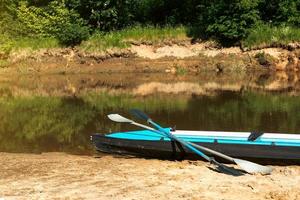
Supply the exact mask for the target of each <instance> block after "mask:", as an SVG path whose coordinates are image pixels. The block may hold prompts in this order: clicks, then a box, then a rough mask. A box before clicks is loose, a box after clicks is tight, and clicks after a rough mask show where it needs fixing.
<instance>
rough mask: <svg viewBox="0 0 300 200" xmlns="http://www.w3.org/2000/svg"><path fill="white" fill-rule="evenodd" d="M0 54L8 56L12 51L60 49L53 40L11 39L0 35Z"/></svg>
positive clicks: (38, 38)
mask: <svg viewBox="0 0 300 200" xmlns="http://www.w3.org/2000/svg"><path fill="white" fill-rule="evenodd" d="M0 37H2V39H1V40H0V53H4V54H9V53H10V52H12V51H18V50H21V49H30V50H38V49H49V48H56V47H60V45H59V42H58V40H56V39H55V38H41V37H20V38H16V39H12V38H10V37H9V36H3V35H0Z"/></svg>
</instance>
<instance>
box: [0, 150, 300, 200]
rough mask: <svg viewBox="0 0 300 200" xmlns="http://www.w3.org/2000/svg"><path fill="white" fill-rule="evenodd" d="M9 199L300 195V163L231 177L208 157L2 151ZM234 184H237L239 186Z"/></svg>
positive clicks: (287, 198) (1, 185) (1, 193)
mask: <svg viewBox="0 0 300 200" xmlns="http://www.w3.org/2000/svg"><path fill="white" fill-rule="evenodd" d="M0 160H1V163H5V164H4V165H1V166H0V177H1V180H0V197H2V198H4V199H16V198H17V199H28V198H30V199H40V198H56V199H68V198H71V199H73V198H77V199H91V198H101V199H104V200H105V199H112V198H113V199H136V200H139V199H153V198H156V199H162V200H167V199H170V198H171V199H174V200H177V199H193V200H194V199H203V200H206V199H208V200H214V199H241V198H246V199H253V200H254V199H272V200H296V199H299V198H300V192H299V189H298V183H299V181H300V179H299V178H300V177H299V176H298V174H299V173H300V167H299V166H272V167H273V168H274V172H273V173H272V174H271V175H267V176H262V175H259V174H257V175H249V174H247V175H244V176H237V177H234V176H230V175H226V174H221V173H218V172H215V171H213V170H211V169H210V167H211V166H210V165H209V164H208V163H207V162H204V161H187V160H185V161H181V162H175V161H164V160H156V159H143V158H126V157H114V156H112V155H102V156H100V157H99V155H98V156H97V157H92V156H78V155H69V154H65V153H42V154H15V153H0ZM232 188H235V189H234V190H233V189H232Z"/></svg>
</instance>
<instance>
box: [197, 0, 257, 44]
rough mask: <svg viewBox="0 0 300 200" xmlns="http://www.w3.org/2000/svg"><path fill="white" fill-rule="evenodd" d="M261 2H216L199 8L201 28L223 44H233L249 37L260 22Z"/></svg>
mask: <svg viewBox="0 0 300 200" xmlns="http://www.w3.org/2000/svg"><path fill="white" fill-rule="evenodd" d="M258 2H259V0H242V1H239V0H234V1H229V0H215V1H210V2H209V3H207V5H203V4H202V5H201V6H199V26H200V27H202V29H203V31H204V32H205V33H206V34H208V35H209V36H211V37H214V38H216V39H217V40H219V41H220V42H221V43H223V44H232V43H234V42H236V41H238V40H240V39H241V38H244V37H246V36H247V33H248V29H249V28H251V27H252V26H253V25H255V24H256V23H257V22H258V21H259V18H260V17H259V12H258V10H257V6H258Z"/></svg>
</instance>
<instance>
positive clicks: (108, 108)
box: [0, 91, 300, 154]
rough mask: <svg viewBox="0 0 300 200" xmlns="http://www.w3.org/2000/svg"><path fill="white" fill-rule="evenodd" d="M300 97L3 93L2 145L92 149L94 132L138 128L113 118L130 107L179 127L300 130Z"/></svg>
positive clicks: (0, 112) (73, 150)
mask: <svg viewBox="0 0 300 200" xmlns="http://www.w3.org/2000/svg"><path fill="white" fill-rule="evenodd" d="M299 100H300V97H298V96H287V95H285V94H261V93H253V92H221V93H219V94H218V95H213V96H204V95H190V96H188V95H178V94H168V95H166V94H155V95H148V96H137V95H133V94H128V93H120V94H112V93H109V92H105V91H101V92H86V93H84V94H81V95H80V96H2V97H1V98H0V151H5V152H34V153H38V152H49V151H65V152H70V153H78V154H86V153H91V152H92V146H91V144H90V141H89V136H90V134H91V133H94V132H100V133H107V132H111V131H118V130H128V129H135V127H130V126H128V125H122V126H121V125H120V124H115V123H113V122H110V121H109V120H108V119H107V118H106V114H108V113H121V114H124V115H126V116H129V115H128V112H127V111H128V110H129V109H131V108H139V109H142V110H144V111H146V112H147V113H149V114H150V115H151V116H152V118H153V119H155V120H156V121H158V122H160V123H161V124H163V125H164V126H174V125H176V126H177V128H178V129H191V130H224V131H225V130H226V131H229V130H231V131H254V130H255V131H265V132H283V133H300V101H299Z"/></svg>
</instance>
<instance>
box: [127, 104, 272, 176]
mask: <svg viewBox="0 0 300 200" xmlns="http://www.w3.org/2000/svg"><path fill="white" fill-rule="evenodd" d="M131 112H132V114H134V115H135V116H136V117H138V118H140V119H143V120H146V121H147V123H149V124H151V125H153V126H154V127H155V128H156V129H158V130H159V131H160V132H163V133H165V134H166V136H168V137H169V136H170V135H171V137H173V138H175V139H176V138H177V137H175V136H174V135H172V134H171V133H169V132H167V131H166V130H165V129H163V128H162V127H161V126H160V125H158V124H157V123H155V122H153V121H152V119H151V118H150V117H148V116H147V115H146V114H145V113H143V112H142V111H140V110H137V109H133V110H131ZM177 139H178V138H177ZM182 141H183V140H182ZM185 143H187V144H188V145H191V146H193V147H196V148H198V149H200V150H202V151H205V152H209V153H211V154H213V155H216V156H219V157H221V158H223V159H226V160H229V161H231V162H233V163H235V164H237V165H238V166H239V167H240V168H241V169H243V170H244V171H246V172H247V173H250V174H253V173H261V174H270V173H271V172H272V168H270V167H267V166H263V165H259V164H257V163H253V162H250V161H247V160H243V159H237V158H233V157H230V156H227V155H225V154H222V153H220V152H217V151H214V150H212V149H209V148H207V147H203V146H200V145H197V144H194V143H192V142H185Z"/></svg>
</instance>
